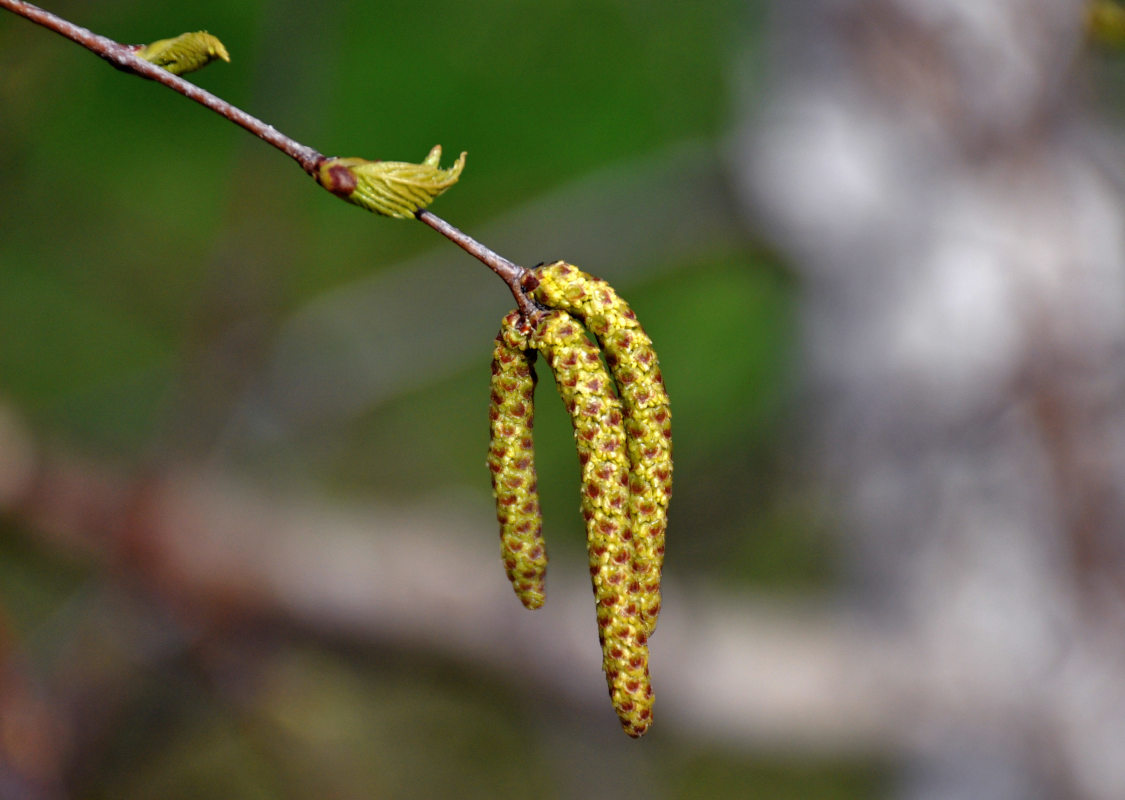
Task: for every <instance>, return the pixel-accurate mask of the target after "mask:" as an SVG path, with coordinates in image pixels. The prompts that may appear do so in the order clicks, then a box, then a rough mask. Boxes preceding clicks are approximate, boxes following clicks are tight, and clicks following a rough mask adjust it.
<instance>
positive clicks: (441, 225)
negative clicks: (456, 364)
mask: <svg viewBox="0 0 1125 800" xmlns="http://www.w3.org/2000/svg"><path fill="white" fill-rule="evenodd" d="M0 8H6V9H8V10H9V11H11V12H12V13H14V14H18V15H19V16H21V17H24V18H26V19H29V20H31V21H32V22H35V23H37V24H39V25H42V26H43V27H45V28H48V29H49V30H52V31H54V32H55V33H57V34H59V35H61V36H65V37H66V38H67V39H70V40H71V41H72V42H75V43H77V44H80V45H82V46H83V47H85V48H86V49H87V50H89V51H91V52H92V53H94V54H96V55H98V56H100V57H101V58H103V59H105V60H106V61H108V62H109V63H110V64H111V65H113V66H114V67H116V68H117V69H119V70H122V71H123V72H130V73H132V74H134V75H137V76H139V77H142V78H148V79H150V80H154V81H156V82H157V83H161V84H163V85H165V86H167V87H168V88H169V89H172V90H174V91H177V92H179V93H180V94H182V95H183V96H184V97H187V98H189V99H191V100H194V101H195V102H197V103H199V104H200V105H203V106H206V107H207V108H209V109H211V110H212V111H214V112H215V113H216V114H219V115H221V116H223V117H225V118H226V119H228V120H230V121H231V122H233V123H234V124H235V125H239V126H241V127H243V128H245V129H246V130H248V131H250V132H251V133H253V134H254V135H255V136H257V137H258V138H260V139H262V140H263V141H265V142H267V143H268V144H271V145H273V146H274V147H276V148H277V149H278V150H280V151H281V152H283V153H285V154H286V155H287V156H289V157H290V158H292V159H293V160H294V161H296V162H297V163H298V164H300V165H301V168H302V169H303V170H304V171H305V172H307V173H308V174H309V175H313V176H315V174H316V169H317V167H318V166H319V165H320V164H321V162H323V161H324V160H325V156H324V155H323V154H322V153H320V152H318V151H317V150H314V149H313V148H311V147H309V146H307V145H304V144H301V143H300V142H298V141H296V140H295V139H291V138H290V137H288V136H286V135H285V134H283V133H281V132H280V131H279V130H277V129H276V128H274V127H273V126H272V125H269V124H267V123H265V122H263V121H262V120H260V119H258V118H257V117H255V116H253V115H251V114H247V113H246V112H245V111H243V110H242V109H240V108H238V107H237V106H234V105H232V104H231V103H228V102H227V101H226V100H223V99H222V98H220V97H217V96H215V95H213V94H211V93H210V92H208V91H207V90H206V89H202V88H200V87H199V86H196V85H195V84H194V83H192V82H191V81H187V80H184V79H183V78H181V77H180V76H178V75H173V74H172V73H171V72H168V71H167V70H165V69H163V68H162V67H158V66H157V65H155V64H151V63H149V62H148V61H145V60H144V59H143V58H139V57H138V56H137V55H136V48H135V47H133V46H131V45H126V44H121V43H120V42H115V41H114V40H112V39H110V38H108V37H105V36H101V35H99V34H96V33H94V32H93V31H90V30H88V29H87V28H83V27H82V26H80V25H75V24H74V23H73V22H70V21H69V20H66V19H63V18H62V17H59V16H57V15H56V14H52V13H51V12H50V11H46V10H44V9H42V8H40V7H39V6H36V5H33V4H31V3H27V2H24V0H0ZM415 216H416V217H417V218H418V219H419V220H421V221H422V222H424V223H426V224H427V225H429V226H430V227H431V228H433V229H434V230H435V231H437V232H438V233H440V234H441V235H442V236H444V237H445V238H446V239H448V240H449V241H451V242H453V243H454V244H456V245H457V246H458V247H460V248H461V249H462V250H464V251H465V252H467V253H469V254H470V255H472V256H473V257H475V258H477V259H478V260H480V261H481V262H482V263H484V264H485V265H486V266H488V268H489V269H491V270H492V271H493V272H495V273H496V274H497V275H499V276H500V278H501V280H503V281H504V283H506V284H507V285H508V288H509V289H510V290H511V292H512V296H513V297H515V299H516V304H517V305H518V307H519V309H520V312H521V313H522V314H523V316H524V318H525V319H532V318H534V317H535V316H536V315H537V313H538V310H539V309H538V306H536V304H535V301H533V300H532V299H531V298H530V297H528V295H527V293H526V292H525V291H524V290H523V288H522V287H521V285H520V281H521V279H522V278H523V277H524V275H525V274H526V273H527V270H526V269H524V268H523V267H521V266H519V265H518V264H514V263H512V262H511V261H509V260H508V259H506V258H504V257H503V256H501V255H499V254H498V253H496V252H494V251H493V250H491V249H489V248H488V247H485V246H484V245H483V244H481V243H480V242H478V241H477V240H476V239H473V238H472V237H471V236H469V235H468V234H466V233H463V232H462V231H461V230H459V229H458V228H456V227H455V226H453V225H451V224H449V223H448V222H446V221H445V220H443V219H442V218H441V217H438V216H437V215H435V214H433V213H431V212H429V211H426V210H422V211H419V212H418V213H417V214H416V215H415Z"/></svg>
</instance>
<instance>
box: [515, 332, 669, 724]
mask: <svg viewBox="0 0 1125 800" xmlns="http://www.w3.org/2000/svg"><path fill="white" fill-rule="evenodd" d="M530 345H531V346H532V347H534V348H536V349H537V350H539V351H540V352H541V353H542V354H543V356H544V358H545V359H546V360H547V363H548V365H550V367H551V371H552V372H553V373H554V376H555V384H556V386H557V387H558V390H559V394H560V395H561V396H562V399H563V403H564V404H565V405H566V407H567V410H568V411H569V412H570V419H571V422H572V423H573V426H574V440H575V443H576V445H577V450H578V461H579V464H580V465H581V468H582V496H581V505H582V516H583V517H584V518H585V520H586V544H587V550H588V552H589V557H590V576H591V579H592V582H593V587H594V597H595V600H596V603H597V617H598V636H599V639H600V640H601V644H602V667H603V669H604V670H605V675H606V682H607V683H608V685H609V694H610V699H611V700H612V702H613V707H614V709H615V710H616V711H617V716H618V717H619V718H620V719H621V724H622V727H623V728H624V729H625V732H626V733H628V734H629V735H630V736H633V737H637V736H641V735H642V734H644V732H645V731H646V730H647V729H648V727H649V725H650V724H651V723H652V703H653V692H652V685H651V683H650V682H649V673H648V632H647V630H646V629H645V625H644V623H643V621H642V619H641V616H640V615H641V596H642V593H643V588H642V586H641V584H640V583H639V582H638V581H637V579H636V575H635V574H634V571H633V559H634V553H633V544H634V536H633V531H632V522H631V520H630V517H629V482H630V471H629V456H628V453H627V451H626V445H625V439H626V435H625V428H624V415H623V414H622V410H621V404H620V402H619V401H618V398H617V396H616V395H615V394H614V391H613V387H612V381H611V378H610V377H609V374H608V373H607V372H606V370H605V367H604V366H603V365H602V362H601V358H600V354H599V350H598V348H597V347H596V346H594V344H593V343H592V342H590V340H589V339H588V338H587V337H586V333H585V330H584V329H583V327H582V325H581V324H580V323H579V322H578V321H577V320H576V319H574V318H573V317H571V316H570V314H568V313H566V312H564V311H548V312H546V313H544V314H542V315H541V316H540V317H539V319H538V320H537V322H536V326H535V330H534V331H533V333H532V335H531V339H530Z"/></svg>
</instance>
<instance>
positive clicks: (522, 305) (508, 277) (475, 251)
mask: <svg viewBox="0 0 1125 800" xmlns="http://www.w3.org/2000/svg"><path fill="white" fill-rule="evenodd" d="M414 216H416V217H417V218H418V219H419V221H421V222H424V223H426V224H427V225H429V226H430V227H431V228H433V229H434V230H435V231H437V232H438V233H440V234H441V235H442V236H444V237H445V238H446V239H448V240H449V241H451V242H453V243H454V244H455V245H457V246H458V247H460V248H461V249H462V250H464V251H465V252H466V253H468V254H469V255H471V256H473V257H474V258H476V259H477V260H478V261H480V262H481V263H483V264H485V265H486V266H487V267H488V268H489V269H491V270H492V271H493V272H495V273H496V274H497V275H499V276H500V279H501V280H502V281H504V283H506V284H508V288H509V289H511V290H512V296H513V297H515V298H516V305H518V306H519V310H520V314H522V315H523V318H524V319H526V320H531V319H533V318H534V317H536V316H537V315H538V313H539V307H538V306H536V305H535V301H534V300H532V299H531V298H530V297H528V295H527V293H526V292H524V290H523V286H522V285H521V281H522V280H523V277H524V276H525V275H526V274H527V269H526V268H525V267H521V266H520V265H519V264H514V263H512V262H511V261H509V260H508V259H506V258H504V256H502V255H500V254H499V253H497V252H495V251H494V250H492V249H490V248H488V247H486V246H485V245H483V244H481V243H480V242H478V241H477V240H476V239H474V238H473V237H472V236H469V234H467V233H465V232H464V231H462V230H460V229H459V228H456V227H454V226H453V225H450V224H449V223H448V222H446V221H445V220H444V219H442V218H441V217H439V216H437V215H436V214H432V213H430V212H429V211H426V210H425V209H423V210H421V211H419V212H418V213H417V214H415V215H414Z"/></svg>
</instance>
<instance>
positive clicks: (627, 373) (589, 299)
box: [525, 261, 672, 634]
mask: <svg viewBox="0 0 1125 800" xmlns="http://www.w3.org/2000/svg"><path fill="white" fill-rule="evenodd" d="M525 288H527V289H529V290H531V291H532V294H533V296H534V297H535V299H536V300H538V301H539V302H540V303H542V304H543V305H545V306H548V307H550V308H556V309H561V310H565V311H568V312H570V313H571V314H573V315H574V316H575V317H577V318H578V319H579V320H581V321H582V323H583V324H584V325H585V326H586V327H587V328H588V329H589V330H590V332H591V333H592V334H594V336H595V337H597V340H598V343H599V344H600V345H601V347H602V349H603V350H604V351H605V358H606V363H607V364H608V365H609V368H610V372H611V373H612V375H613V381H614V384H615V385H616V388H617V393H618V396H619V397H620V398H621V404H622V407H623V408H624V412H625V431H626V434H627V439H628V453H629V463H630V480H629V483H630V485H629V494H630V509H629V512H630V516H631V517H632V522H633V530H634V533H635V544H634V550H635V555H634V563H633V569H634V572H635V574H636V577H637V580H638V582H639V583H640V584H641V587H642V590H643V597H642V599H641V618H642V621H643V624H644V627H645V631H646V633H649V634H651V633H652V632H653V630H655V628H656V620H657V617H658V616H659V614H660V573H661V570H662V567H663V563H664V536H665V530H666V528H667V524H668V503H669V501H670V500H671V497H672V414H671V410H670V408H669V402H668V393H667V391H666V390H665V388H664V379H663V376H662V375H661V372H660V364H659V363H658V361H657V358H656V351H655V350H654V349H653V346H652V340H651V339H649V337H648V335H647V334H646V333H645V332H644V329H643V328H642V327H641V325H640V323H639V322H637V317H636V315H635V314H634V313H633V310H632V309H631V308H629V306H628V304H627V303H626V302H625V301H624V300H622V299H621V298H620V297H619V296H618V295H617V292H615V291H614V290H613V287H612V286H610V285H609V284H608V283H606V282H605V281H603V280H601V279H600V278H595V277H593V276H592V275H589V274H587V273H585V272H583V271H582V270H580V269H578V268H577V267H575V266H572V265H571V264H567V263H566V262H564V261H556V262H554V263H551V264H544V265H541V266H540V267H538V268H537V269H536V270H534V271H533V272H532V273H529V277H528V278H527V279H525Z"/></svg>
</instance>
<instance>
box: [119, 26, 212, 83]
mask: <svg viewBox="0 0 1125 800" xmlns="http://www.w3.org/2000/svg"><path fill="white" fill-rule="evenodd" d="M137 57H138V58H143V59H144V60H145V61H148V62H150V63H152V64H155V65H156V66H158V67H163V68H164V69H166V70H168V71H169V72H171V73H172V74H173V75H184V74H186V73H188V72H195V71H196V70H197V69H202V68H203V67H205V66H207V65H208V64H210V63H211V62H212V61H214V60H216V59H222V60H223V61H228V62H229V61H230V54H229V53H227V49H226V48H225V47H224V46H223V43H222V42H220V41H219V40H218V38H216V37H215V36H212V35H211V34H209V33H208V32H207V31H195V32H194V33H183V34H180V35H179V36H177V37H175V38H173V39H161V40H159V41H156V42H153V43H152V44H147V45H144V46H143V47H141V48H140V49H139V50H137Z"/></svg>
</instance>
